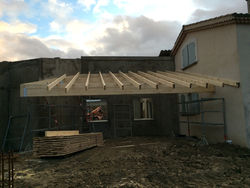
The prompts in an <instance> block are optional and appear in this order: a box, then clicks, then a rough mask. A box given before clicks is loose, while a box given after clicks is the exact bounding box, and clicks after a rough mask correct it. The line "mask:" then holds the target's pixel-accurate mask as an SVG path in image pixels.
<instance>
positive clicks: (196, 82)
mask: <svg viewBox="0 0 250 188" xmlns="http://www.w3.org/2000/svg"><path fill="white" fill-rule="evenodd" d="M159 72H161V73H163V74H166V75H168V76H170V77H172V78H176V79H179V80H183V81H186V82H190V83H192V84H194V85H197V86H200V87H204V88H207V87H208V83H207V82H205V81H202V80H198V79H194V78H190V77H188V76H185V75H183V74H179V73H177V72H171V71H164V72H163V71H159Z"/></svg>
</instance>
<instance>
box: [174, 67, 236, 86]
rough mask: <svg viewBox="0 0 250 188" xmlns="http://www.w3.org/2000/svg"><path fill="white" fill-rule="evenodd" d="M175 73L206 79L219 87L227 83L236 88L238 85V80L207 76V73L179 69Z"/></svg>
mask: <svg viewBox="0 0 250 188" xmlns="http://www.w3.org/2000/svg"><path fill="white" fill-rule="evenodd" d="M176 73H182V74H185V75H189V76H192V77H196V78H198V79H201V80H207V82H210V83H211V84H213V85H216V86H220V87H223V86H224V85H229V86H233V87H237V88H238V87H240V82H238V81H233V80H228V79H222V78H218V77H212V76H207V75H201V74H198V73H188V72H179V71H177V72H176ZM221 85H222V86H221Z"/></svg>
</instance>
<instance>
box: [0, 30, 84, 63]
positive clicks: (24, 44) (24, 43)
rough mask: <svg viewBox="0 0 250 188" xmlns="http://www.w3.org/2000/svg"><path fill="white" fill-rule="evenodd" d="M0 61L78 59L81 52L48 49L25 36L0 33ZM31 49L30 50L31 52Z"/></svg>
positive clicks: (38, 41)
mask: <svg viewBox="0 0 250 188" xmlns="http://www.w3.org/2000/svg"><path fill="white" fill-rule="evenodd" d="M0 46H4V48H1V49H0V61H16V60H23V59H30V58H40V57H63V58H79V57H80V56H82V55H86V54H85V52H84V51H83V50H80V49H75V48H69V49H67V50H65V51H62V50H60V49H53V48H49V47H48V46H47V45H46V44H45V43H44V42H43V41H42V40H40V39H39V38H36V37H30V36H28V35H25V34H14V33H7V32H0ZM31 49H32V50H31Z"/></svg>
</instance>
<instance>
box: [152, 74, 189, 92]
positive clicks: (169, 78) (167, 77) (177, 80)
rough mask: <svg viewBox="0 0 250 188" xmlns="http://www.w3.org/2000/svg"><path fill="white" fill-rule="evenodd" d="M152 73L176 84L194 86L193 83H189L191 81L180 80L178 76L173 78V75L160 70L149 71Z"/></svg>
mask: <svg viewBox="0 0 250 188" xmlns="http://www.w3.org/2000/svg"><path fill="white" fill-rule="evenodd" d="M149 73H150V74H153V75H155V76H157V77H160V78H162V79H165V80H168V81H170V82H174V83H175V84H179V85H181V86H184V87H187V88H191V87H192V84H191V83H189V82H185V81H183V80H179V79H176V78H172V77H169V76H167V75H164V74H161V73H159V72H157V73H156V72H152V71H149Z"/></svg>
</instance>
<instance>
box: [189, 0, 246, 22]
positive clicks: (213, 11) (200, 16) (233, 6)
mask: <svg viewBox="0 0 250 188" xmlns="http://www.w3.org/2000/svg"><path fill="white" fill-rule="evenodd" d="M193 1H194V3H195V5H196V7H197V9H196V10H195V12H194V13H193V14H192V15H191V16H190V19H189V20H188V23H192V22H198V21H201V20H205V19H209V18H213V17H216V16H221V15H225V14H231V13H234V12H237V13H247V6H246V1H243V0H227V1H218V0H210V1H200V0H193Z"/></svg>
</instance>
